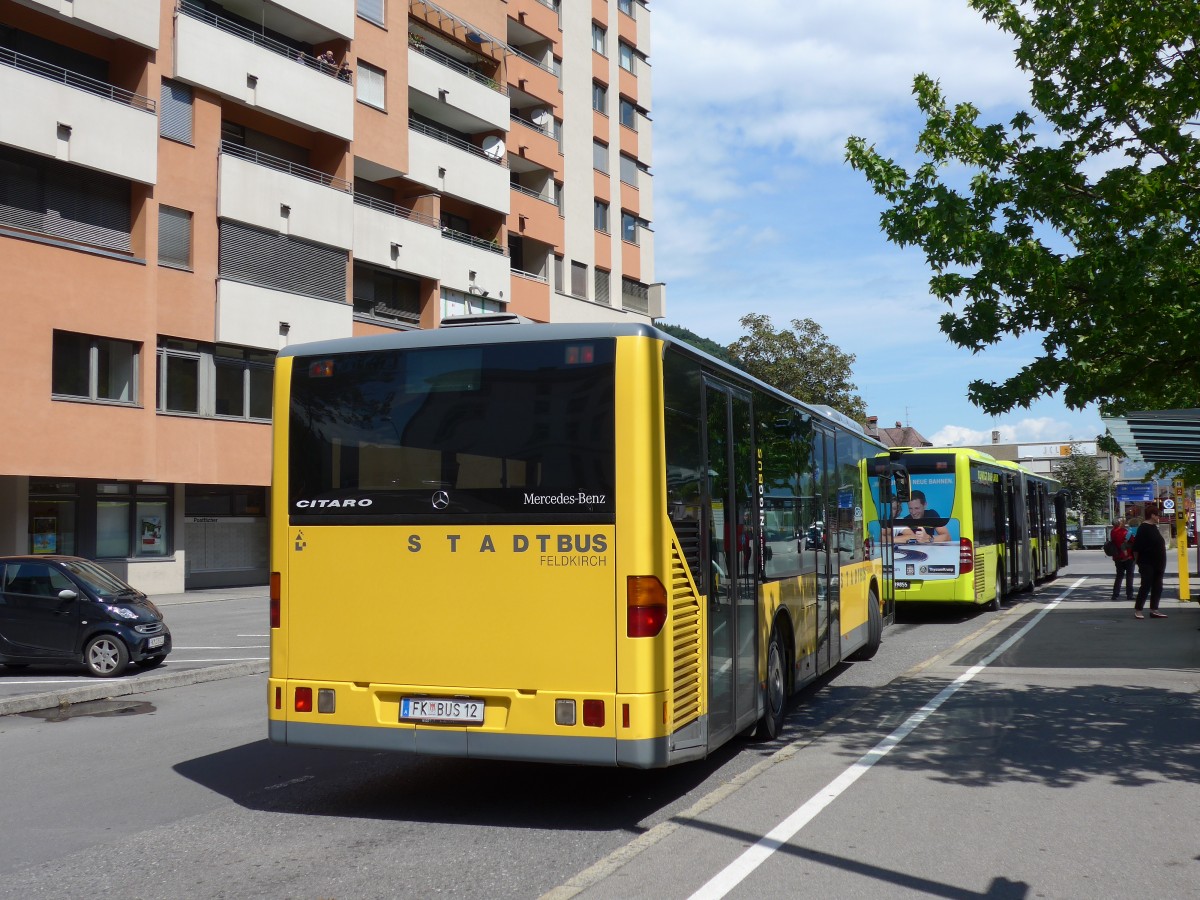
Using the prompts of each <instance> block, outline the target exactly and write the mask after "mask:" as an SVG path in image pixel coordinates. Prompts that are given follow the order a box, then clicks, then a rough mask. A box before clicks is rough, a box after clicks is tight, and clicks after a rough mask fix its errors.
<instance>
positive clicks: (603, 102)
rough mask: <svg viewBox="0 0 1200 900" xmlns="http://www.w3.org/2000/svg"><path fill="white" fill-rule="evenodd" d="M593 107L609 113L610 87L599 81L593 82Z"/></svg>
mask: <svg viewBox="0 0 1200 900" xmlns="http://www.w3.org/2000/svg"><path fill="white" fill-rule="evenodd" d="M592 109H594V110H595V111H596V112H598V113H604V114H605V115H606V116H607V115H608V88H607V87H605V86H604V85H602V84H601V83H600V82H598V81H593V82H592Z"/></svg>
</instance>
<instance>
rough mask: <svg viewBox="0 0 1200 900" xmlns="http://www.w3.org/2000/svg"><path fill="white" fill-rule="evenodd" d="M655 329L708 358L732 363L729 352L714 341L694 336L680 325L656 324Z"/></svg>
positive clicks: (692, 332)
mask: <svg viewBox="0 0 1200 900" xmlns="http://www.w3.org/2000/svg"><path fill="white" fill-rule="evenodd" d="M655 327H656V328H658V330H659V331H665V332H666V333H667V334H669V335H671V337H674V338H678V339H679V340H681V341H683V342H684V343H687V344H691V345H692V346H693V347H695V348H696V349H697V350H703V351H704V352H705V353H707V354H708V355H709V356H715V357H716V358H717V359H719V360H722V361H723V362H727V363H731V364H732V363H733V358H732V357H730V355H729V351H728V350H726V349H725V347H724V346H722V345H721V344H718V343H717V342H716V341H710V340H709V339H708V338H705V337H700V335H698V334H696V332H694V331H689V330H688V329H687V328H684V327H683V326H682V325H661V324H658V325H656V326H655Z"/></svg>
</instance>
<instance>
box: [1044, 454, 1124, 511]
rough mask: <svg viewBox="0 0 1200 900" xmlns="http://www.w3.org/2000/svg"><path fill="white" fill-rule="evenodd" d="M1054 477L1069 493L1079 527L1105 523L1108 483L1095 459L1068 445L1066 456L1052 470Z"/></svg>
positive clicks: (1108, 493) (1110, 493)
mask: <svg viewBox="0 0 1200 900" xmlns="http://www.w3.org/2000/svg"><path fill="white" fill-rule="evenodd" d="M1054 477H1055V478H1057V479H1058V480H1059V481H1061V482H1062V485H1063V487H1065V488H1066V489H1067V490H1068V491H1070V492H1071V507H1072V508H1073V509H1075V510H1078V511H1079V512H1080V513H1081V514H1082V520H1081V522H1080V524H1084V523H1085V522H1086V523H1089V524H1092V523H1097V522H1105V521H1106V520H1107V518H1108V511H1109V502H1108V501H1109V497H1111V496H1112V482H1111V481H1110V480H1109V477H1108V473H1107V472H1105V471H1104V470H1103V469H1101V468H1100V463H1099V461H1098V460H1097V459H1096V457H1095V456H1089V455H1088V454H1085V453H1080V452H1079V447H1078V445H1077V444H1072V445H1071V453H1070V455H1068V456H1067V457H1066V458H1065V459H1063V461H1062V462H1060V463H1058V465H1056V466H1055V467H1054Z"/></svg>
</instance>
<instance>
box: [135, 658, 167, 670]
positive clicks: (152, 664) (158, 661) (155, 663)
mask: <svg viewBox="0 0 1200 900" xmlns="http://www.w3.org/2000/svg"><path fill="white" fill-rule="evenodd" d="M166 659H167V658H166V657H165V656H147V657H146V658H145V659H143V660H142V661H141V662H140V663H138V665H139V666H141V667H142V668H143V669H157V668H158V667H159V666H161V665H162V664H163V663H164V662H166Z"/></svg>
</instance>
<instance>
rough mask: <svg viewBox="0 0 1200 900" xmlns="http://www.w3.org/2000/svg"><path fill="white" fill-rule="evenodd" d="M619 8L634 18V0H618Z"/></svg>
mask: <svg viewBox="0 0 1200 900" xmlns="http://www.w3.org/2000/svg"><path fill="white" fill-rule="evenodd" d="M617 9H618V10H619V11H621V12H623V13H625V15H627V16H629V17H630V18H633V0H617Z"/></svg>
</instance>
